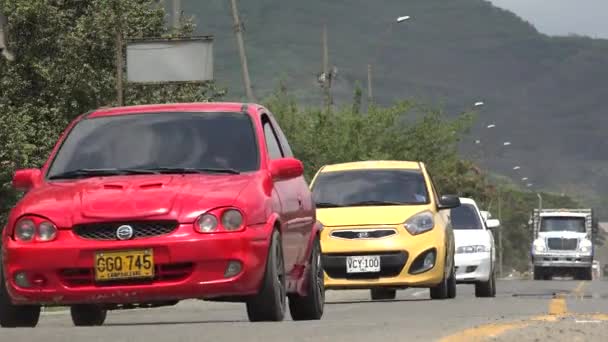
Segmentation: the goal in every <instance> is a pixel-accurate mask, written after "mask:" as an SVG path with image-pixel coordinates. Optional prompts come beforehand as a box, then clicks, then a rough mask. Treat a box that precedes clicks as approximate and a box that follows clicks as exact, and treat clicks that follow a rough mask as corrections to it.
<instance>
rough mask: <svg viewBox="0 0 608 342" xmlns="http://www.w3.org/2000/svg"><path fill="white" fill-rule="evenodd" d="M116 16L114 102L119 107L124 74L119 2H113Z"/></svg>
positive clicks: (121, 99) (122, 104) (122, 93)
mask: <svg viewBox="0 0 608 342" xmlns="http://www.w3.org/2000/svg"><path fill="white" fill-rule="evenodd" d="M114 6H115V11H114V15H115V16H116V47H115V49H116V100H117V102H118V105H119V106H124V104H125V100H124V89H123V78H124V75H123V72H124V60H123V53H122V49H123V41H122V12H121V10H120V0H115V2H114Z"/></svg>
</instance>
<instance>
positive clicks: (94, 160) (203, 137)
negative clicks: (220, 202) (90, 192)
mask: <svg viewBox="0 0 608 342" xmlns="http://www.w3.org/2000/svg"><path fill="white" fill-rule="evenodd" d="M258 168H259V156H258V147H257V142H256V138H255V131H254V126H253V122H252V120H251V118H250V117H249V116H248V115H246V114H243V113H208V112H205V113H198V112H194V113H191V112H168V113H149V114H133V115H118V116H102V117H96V118H88V119H84V120H82V121H81V122H79V123H78V124H77V125H75V127H74V128H73V129H72V130H71V131H70V132H69V134H68V136H67V138H66V139H65V141H64V142H63V144H62V146H61V147H60V149H59V151H58V153H57V155H56V156H55V158H54V160H53V162H52V165H51V167H50V168H49V172H48V177H49V178H51V179H52V178H70V177H69V176H66V177H62V175H69V174H70V173H71V172H72V173H73V172H75V171H77V170H80V171H82V170H85V171H90V172H91V171H95V170H97V171H101V170H105V172H109V171H111V170H139V171H140V172H143V171H145V170H161V169H164V170H165V171H167V170H177V169H190V170H202V169H206V170H211V169H217V170H232V171H234V172H232V173H240V172H246V171H254V170H257V169H258ZM176 172H178V171H176ZM108 174H111V173H108ZM81 175H84V174H81Z"/></svg>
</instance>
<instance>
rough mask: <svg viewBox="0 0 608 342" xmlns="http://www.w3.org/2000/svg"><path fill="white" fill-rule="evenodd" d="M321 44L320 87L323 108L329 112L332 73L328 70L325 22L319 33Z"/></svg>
mask: <svg viewBox="0 0 608 342" xmlns="http://www.w3.org/2000/svg"><path fill="white" fill-rule="evenodd" d="M321 44H322V45H323V48H322V60H323V73H322V74H321V77H322V84H321V87H322V89H323V108H326V110H327V111H328V112H329V110H330V108H331V102H332V100H331V77H332V74H331V72H330V71H329V47H328V42H327V24H323V32H322V33H321Z"/></svg>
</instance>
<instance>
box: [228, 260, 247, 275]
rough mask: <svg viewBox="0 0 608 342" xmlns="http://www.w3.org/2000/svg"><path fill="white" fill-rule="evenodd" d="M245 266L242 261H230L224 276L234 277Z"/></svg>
mask: <svg viewBox="0 0 608 342" xmlns="http://www.w3.org/2000/svg"><path fill="white" fill-rule="evenodd" d="M242 269H243V266H242V264H241V262H240V261H230V262H229V263H228V267H226V271H225V272H224V278H230V277H234V276H235V275H237V274H239V273H240V272H241V270H242Z"/></svg>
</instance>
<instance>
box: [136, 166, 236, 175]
mask: <svg viewBox="0 0 608 342" xmlns="http://www.w3.org/2000/svg"><path fill="white" fill-rule="evenodd" d="M146 170H149V171H154V172H160V173H228V174H232V175H238V174H240V172H239V171H238V170H235V169H230V168H225V169H224V168H194V167H156V168H151V169H146Z"/></svg>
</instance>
